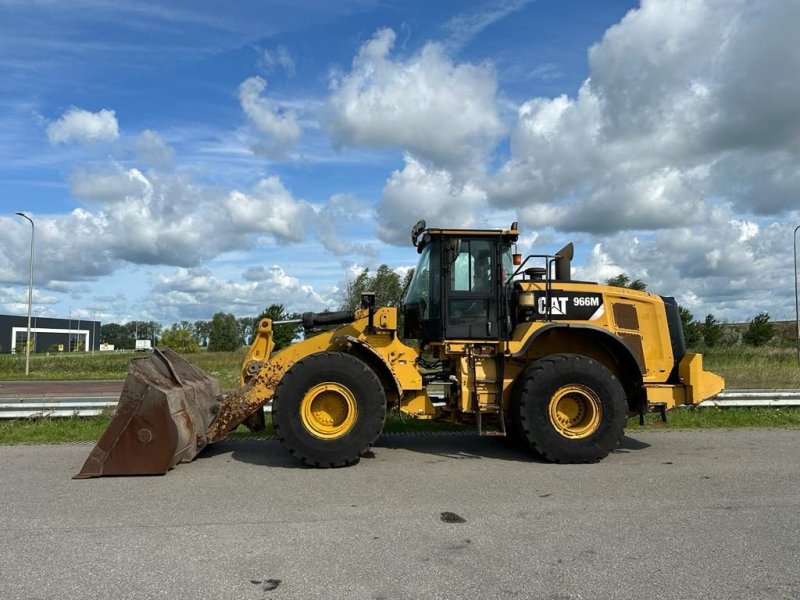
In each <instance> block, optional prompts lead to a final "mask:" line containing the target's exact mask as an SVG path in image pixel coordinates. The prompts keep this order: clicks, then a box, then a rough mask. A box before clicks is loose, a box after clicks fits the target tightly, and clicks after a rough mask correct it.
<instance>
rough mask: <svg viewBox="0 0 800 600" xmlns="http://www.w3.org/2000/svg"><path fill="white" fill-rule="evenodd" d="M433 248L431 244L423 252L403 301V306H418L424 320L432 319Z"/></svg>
mask: <svg viewBox="0 0 800 600" xmlns="http://www.w3.org/2000/svg"><path fill="white" fill-rule="evenodd" d="M431 248H432V245H430V244H429V245H428V246H426V247H425V249H424V250H423V251H422V255H420V257H419V262H418V263H417V268H416V269H415V270H414V276H413V277H412V278H411V284H410V285H409V286H408V291H407V292H406V297H405V299H404V300H403V304H418V305H419V312H420V317H421V318H422V319H428V318H430V316H429V311H430V304H431V303H430V289H431V285H430V280H431V269H430V263H431Z"/></svg>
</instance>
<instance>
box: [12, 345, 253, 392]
mask: <svg viewBox="0 0 800 600" xmlns="http://www.w3.org/2000/svg"><path fill="white" fill-rule="evenodd" d="M244 355H245V349H241V350H238V351H236V352H198V353H197V354H186V355H184V357H185V358H186V359H187V360H188V361H189V362H191V363H192V364H194V365H197V366H198V367H200V368H201V369H203V370H204V371H207V372H208V373H209V374H210V375H212V376H213V377H216V378H217V379H219V381H220V386H222V389H223V390H231V389H235V388H238V387H239V369H240V368H241V366H242V361H243V360H244ZM146 356H147V355H146V354H141V353H139V354H136V353H134V352H102V353H101V352H96V353H95V354H91V353H84V352H71V353H54V354H50V355H47V354H33V355H31V361H30V373H29V375H28V376H27V377H26V376H25V355H24V354H0V380H2V381H13V380H21V379H24V380H29V381H76V380H77V381H80V380H87V379H90V380H98V379H105V380H109V379H110V380H114V379H120V380H121V379H125V376H126V374H127V371H128V363H129V362H130V361H131V359H135V358H146Z"/></svg>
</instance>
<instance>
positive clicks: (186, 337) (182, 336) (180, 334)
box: [161, 323, 200, 354]
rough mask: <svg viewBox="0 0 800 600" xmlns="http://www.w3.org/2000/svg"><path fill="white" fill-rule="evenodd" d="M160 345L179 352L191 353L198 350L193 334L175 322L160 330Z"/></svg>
mask: <svg viewBox="0 0 800 600" xmlns="http://www.w3.org/2000/svg"><path fill="white" fill-rule="evenodd" d="M161 345H162V346H167V347H168V348H172V349H173V350H175V352H180V353H181V354H192V353H194V352H198V351H199V350H200V345H199V344H198V343H197V338H195V337H194V334H193V333H192V332H191V331H189V330H188V329H180V328H179V326H178V325H177V323H176V324H174V325H173V326H172V327H168V328H167V329H165V330H164V331H163V332H161Z"/></svg>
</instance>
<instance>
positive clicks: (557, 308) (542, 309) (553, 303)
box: [536, 296, 568, 317]
mask: <svg viewBox="0 0 800 600" xmlns="http://www.w3.org/2000/svg"><path fill="white" fill-rule="evenodd" d="M567 300H568V298H566V297H565V296H552V297H551V298H550V314H551V315H558V316H561V317H563V316H565V315H566V314H567ZM536 308H537V310H538V311H539V314H544V313H546V312H547V297H546V296H539V306H537V307H536Z"/></svg>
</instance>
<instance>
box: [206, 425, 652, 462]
mask: <svg viewBox="0 0 800 600" xmlns="http://www.w3.org/2000/svg"><path fill="white" fill-rule="evenodd" d="M649 447H650V445H649V444H646V443H644V442H641V441H639V440H637V439H634V438H631V437H628V436H625V437H624V438H623V439H622V442H621V443H620V445H619V447H618V448H617V449H616V450H613V452H614V453H621V454H627V453H630V452H636V451H637V450H643V449H645V448H649ZM382 449H393V450H407V451H409V452H416V453H419V454H424V455H427V456H429V457H432V458H434V459H435V460H437V462H438V461H439V460H445V459H446V460H481V459H493V460H504V461H515V462H526V463H533V464H537V463H538V464H549V463H548V462H547V461H545V460H543V459H542V458H541V457H539V456H538V455H536V454H534V453H532V452H530V451H528V450H524V449H519V448H516V447H514V446H513V445H512V444H511V443H510V442H509V440H508V439H507V438H501V437H479V436H478V435H474V434H465V433H461V432H458V433H437V434H413V433H409V434H384V435H382V436H381V437H380V438H378V441H377V442H376V443H375V444H374V445H373V447H372V451H371V452H369V453H368V454H367V455H366V456H365V457H364V459H365V460H369V459H370V458H374V457H375V456H376V455H380V453H381V450H382ZM226 453H230V454H231V458H232V459H233V460H236V461H241V462H243V463H248V464H253V465H259V466H269V467H278V468H283V469H311V468H313V467H309V466H307V465H305V464H303V463H301V462H300V461H299V460H297V459H296V458H294V457H293V456H292V455H291V454H289V452H287V451H286V449H285V448H284V447H283V446H282V445H281V444H280V442H278V440H276V439H271V438H252V439H235V438H234V439H228V440H225V441H222V442H218V443H216V444H213V445H212V446H209V447H206V448H205V449H204V450H203V451H202V452H201V453H200V454H199V455H198V456H197V458H196V459H195V460H203V459H206V458H211V457H214V456H219V455H221V454H226Z"/></svg>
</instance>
